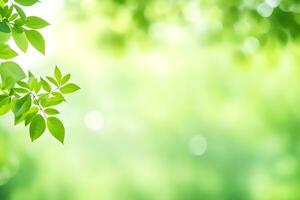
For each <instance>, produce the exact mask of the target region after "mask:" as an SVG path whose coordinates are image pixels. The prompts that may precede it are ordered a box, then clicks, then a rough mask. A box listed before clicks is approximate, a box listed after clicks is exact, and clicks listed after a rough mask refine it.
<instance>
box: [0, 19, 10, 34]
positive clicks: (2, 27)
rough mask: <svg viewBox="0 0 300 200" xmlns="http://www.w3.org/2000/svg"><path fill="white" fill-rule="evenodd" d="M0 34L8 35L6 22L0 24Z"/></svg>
mask: <svg viewBox="0 0 300 200" xmlns="http://www.w3.org/2000/svg"><path fill="white" fill-rule="evenodd" d="M0 32H2V33H10V32H11V31H10V28H9V26H8V25H7V23H6V22H0Z"/></svg>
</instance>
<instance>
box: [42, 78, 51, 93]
mask: <svg viewBox="0 0 300 200" xmlns="http://www.w3.org/2000/svg"><path fill="white" fill-rule="evenodd" d="M41 83H42V87H43V89H44V90H45V91H46V92H50V91H51V86H50V85H49V83H48V82H47V81H45V80H44V79H42V78H41Z"/></svg>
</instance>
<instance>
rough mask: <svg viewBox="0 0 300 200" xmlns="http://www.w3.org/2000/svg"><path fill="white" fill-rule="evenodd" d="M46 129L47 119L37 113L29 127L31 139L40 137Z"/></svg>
mask: <svg viewBox="0 0 300 200" xmlns="http://www.w3.org/2000/svg"><path fill="white" fill-rule="evenodd" d="M45 130H46V122H45V119H44V118H43V117H42V116H41V115H36V116H35V117H34V118H33V120H32V122H31V124H30V127H29V132H30V138H31V141H34V140H36V139H38V138H39V137H40V136H41V135H42V134H43V133H44V132H45Z"/></svg>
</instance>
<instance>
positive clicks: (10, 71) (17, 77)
mask: <svg viewBox="0 0 300 200" xmlns="http://www.w3.org/2000/svg"><path fill="white" fill-rule="evenodd" d="M0 46H1V45H0ZM0 75H1V78H2V81H3V82H5V81H6V80H7V79H11V81H12V82H13V83H15V82H18V81H21V80H22V79H24V78H26V74H25V73H24V71H23V70H22V68H21V67H20V66H19V65H18V64H17V63H14V62H11V61H8V62H4V63H2V64H1V65H0Z"/></svg>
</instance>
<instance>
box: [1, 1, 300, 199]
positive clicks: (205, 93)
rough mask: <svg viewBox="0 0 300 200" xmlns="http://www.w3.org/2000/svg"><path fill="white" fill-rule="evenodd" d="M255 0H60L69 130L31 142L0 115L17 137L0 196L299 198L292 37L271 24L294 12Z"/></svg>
mask: <svg viewBox="0 0 300 200" xmlns="http://www.w3.org/2000/svg"><path fill="white" fill-rule="evenodd" d="M270 2H271V1H268V3H270ZM275 2H276V1H275ZM287 2H288V1H282V3H281V4H284V3H287ZM246 3H248V4H251V5H252V6H253V7H252V8H251V9H250V7H251V6H250V7H245V5H246ZM261 3H263V2H262V1H260V2H258V1H257V2H256V1H247V2H246V1H243V2H242V1H225V0H224V1H223V0H219V1H208V0H207V1H205V0H202V1H162V0H152V1H133V0H132V1H106V0H103V1H96V0H85V1H77V0H73V1H71V0H67V1H65V7H64V12H63V13H65V14H66V15H64V16H67V18H64V17H63V16H61V24H60V25H59V26H57V27H56V28H57V29H56V32H57V38H60V40H59V42H57V44H56V47H55V54H54V55H52V58H53V59H54V60H55V61H57V60H58V61H59V62H60V63H64V66H66V68H69V69H70V71H72V70H73V72H72V73H73V74H74V75H73V77H78V80H76V81H77V82H78V83H80V85H81V86H82V88H83V90H82V93H83V94H82V95H81V96H77V97H76V96H75V97H74V101H72V102H70V104H68V105H69V106H70V107H66V112H65V113H67V114H66V115H64V117H65V119H64V120H65V121H66V126H67V129H69V130H71V133H70V134H68V138H67V139H66V144H65V145H64V146H63V147H61V146H58V145H57V144H56V143H55V142H53V143H52V142H51V140H49V139H48V138H47V135H45V137H46V138H45V139H44V138H42V139H41V140H39V142H38V143H35V144H30V143H29V142H28V140H26V139H28V137H26V135H24V136H22V135H21V136H20V137H18V138H20V140H21V141H19V142H15V141H13V140H12V139H11V138H12V137H14V136H13V135H10V132H11V131H10V130H9V127H8V128H7V127H6V126H7V125H5V124H3V131H4V132H5V131H6V132H8V133H7V134H5V137H4V136H3V137H1V140H2V141H4V142H3V143H5V141H6V142H7V144H6V145H4V149H3V150H2V151H3V152H8V151H12V152H15V150H14V149H19V150H18V151H17V150H16V152H17V153H16V154H17V155H18V157H17V160H18V165H17V166H18V168H17V170H15V171H13V172H14V173H11V174H12V175H11V176H10V178H9V179H8V180H7V181H6V182H5V184H3V185H2V186H0V199H1V200H2V199H3V200H23V199H33V200H39V199H46V200H48V199H49V200H52V199H61V200H77V199H78V200H81V199H87V200H89V199H91V200H94V199H108V200H115V199H116V200H119V199H124V200H127V199H128V200H132V199H133V200H135V199H138V200H140V199H145V200H148V199H149V200H152V199H157V200H198V199H205V200H216V199H222V200H223V199H224V200H233V199H234V200H298V199H299V198H300V192H299V187H300V163H299V162H298V158H299V156H300V148H299V147H300V138H299V137H300V135H299V132H300V126H299V120H300V107H299V101H300V87H299V79H300V69H299V62H300V56H299V55H300V50H299V47H298V46H299V45H298V42H297V36H296V35H297V34H295V32H294V29H296V26H295V27H294V28H290V29H288V30H287V32H291V33H293V34H291V35H293V38H291V39H290V40H289V42H287V43H285V44H286V45H281V44H283V40H281V36H282V35H281V34H279V29H280V26H278V27H276V26H275V24H276V23H278V22H279V21H283V20H286V21H285V23H284V24H283V25H282V26H288V27H289V25H288V24H295V23H296V21H294V18H291V17H290V18H289V17H288V18H285V17H280V19H279V21H277V22H276V20H275V14H276V12H279V11H278V10H280V9H282V8H281V7H282V6H281V5H280V6H279V5H278V6H277V7H276V8H275V9H273V10H272V11H273V12H272V15H271V16H269V17H264V16H262V15H260V14H259V12H258V11H257V6H258V5H260V4H261ZM296 3H297V2H296V1H295V2H294V4H293V5H296ZM291 5H292V4H291ZM240 6H241V7H244V10H242V11H243V12H242V11H241V10H240V9H238V8H239V7H240ZM227 8H231V9H232V10H235V11H233V12H232V16H231V17H230V13H231V12H229V10H230V9H229V10H228V9H227ZM139 9H140V10H139ZM137 10H139V11H137ZM280 12H281V11H280ZM282 12H283V10H282ZM58 13H59V15H60V14H61V13H62V12H61V11H59V12H58ZM136 13H137V14H136ZM155 13H164V14H155ZM251 13H252V14H251ZM287 13H290V14H292V13H293V12H292V11H289V12H287ZM273 15H274V18H273ZM134 16H139V17H140V19H138V20H137V19H136V18H135V17H134ZM142 16H144V17H142ZM149 16H152V17H149ZM201 16H202V17H203V18H201ZM246 16H248V17H249V18H248V17H246ZM198 17H200V18H201V20H199V19H200V18H198ZM245 18H247V20H246V22H247V23H249V24H251V28H250V29H246V27H247V26H248V25H246V26H244V25H241V26H240V29H236V28H235V27H236V26H237V25H236V23H238V24H239V23H242V24H243V22H241V20H245ZM273 20H274V21H273ZM264 24H269V25H266V26H265V25H264ZM272 26H274V27H273V28H271V29H266V27H272ZM238 27H239V26H238ZM262 29H265V30H266V32H264V31H262ZM277 29H278V30H277ZM74 30H75V31H74ZM244 31H245V32H244ZM268 31H271V32H269V33H268V36H269V37H268V38H267V40H268V41H266V42H265V43H264V42H263V41H264V38H265V36H264V34H266V33H267V32H268ZM70 32H71V33H72V34H71V35H70ZM263 33H264V34H263ZM208 41H209V42H211V43H209V42H208ZM273 42H274V44H273ZM261 44H264V46H263V48H259V47H260V46H261ZM137 46H138V47H139V48H134V47H137ZM140 47H146V48H145V49H143V48H140ZM274 47H279V48H274ZM106 51H109V52H111V53H112V55H111V54H104V53H103V52H106ZM119 51H120V52H122V53H123V54H122V56H119V57H118V58H117V59H116V57H115V53H116V52H117V53H119ZM49 62H53V61H49ZM4 125H5V126H4ZM0 132H1V133H2V129H1V131H0ZM23 132H24V131H21V130H20V132H19V133H23ZM26 141H27V142H26ZM11 143H12V144H14V145H15V146H16V147H18V148H16V147H14V146H13V147H11ZM7 146H9V147H11V148H5V147H7ZM20 152H22V153H20ZM5 155H6V154H5ZM8 155H9V154H8ZM8 158H9V156H7V159H6V161H5V163H9V162H8V160H9V159H8ZM6 166H10V165H9V164H7V165H6ZM9 168H10V169H14V168H12V167H9ZM0 177H1V176H0Z"/></svg>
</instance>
